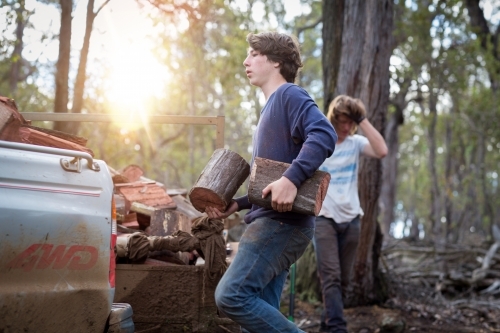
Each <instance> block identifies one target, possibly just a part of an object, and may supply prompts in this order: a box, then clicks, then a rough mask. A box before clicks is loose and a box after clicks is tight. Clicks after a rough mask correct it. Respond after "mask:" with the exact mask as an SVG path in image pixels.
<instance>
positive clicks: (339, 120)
mask: <svg viewBox="0 0 500 333" xmlns="http://www.w3.org/2000/svg"><path fill="white" fill-rule="evenodd" d="M355 125H356V123H355V122H354V121H352V119H351V118H349V117H347V116H346V115H343V114H338V115H335V121H334V123H333V127H334V128H335V132H337V135H338V137H339V141H344V139H345V138H347V137H348V136H349V135H350V134H351V131H352V128H353V127H354V126H355Z"/></svg>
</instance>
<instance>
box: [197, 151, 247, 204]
mask: <svg viewBox="0 0 500 333" xmlns="http://www.w3.org/2000/svg"><path fill="white" fill-rule="evenodd" d="M249 174H250V165H249V164H248V163H247V162H246V161H245V159H243V158H242V157H241V156H240V155H238V154H237V153H235V152H233V151H231V150H228V149H222V148H221V149H216V150H215V151H214V153H213V154H212V157H211V158H210V160H209V161H208V164H207V165H206V166H205V168H204V169H203V171H202V173H201V175H200V176H199V177H198V180H197V181H196V183H195V185H194V186H193V188H192V189H191V191H190V192H189V199H190V201H191V204H192V205H193V207H194V208H196V209H197V210H198V211H200V212H202V213H204V212H205V208H206V207H215V208H217V209H219V210H220V211H221V212H223V211H225V210H226V208H227V205H228V204H229V203H230V202H231V199H232V198H233V196H234V195H235V194H236V192H237V191H238V189H239V188H240V186H241V184H243V182H244V181H245V180H246V179H247V177H248V175H249Z"/></svg>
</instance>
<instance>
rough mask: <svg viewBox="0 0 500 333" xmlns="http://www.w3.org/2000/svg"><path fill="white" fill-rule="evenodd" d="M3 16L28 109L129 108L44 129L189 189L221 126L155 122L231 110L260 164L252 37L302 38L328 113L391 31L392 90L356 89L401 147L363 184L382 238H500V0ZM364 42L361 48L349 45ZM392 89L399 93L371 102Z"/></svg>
mask: <svg viewBox="0 0 500 333" xmlns="http://www.w3.org/2000/svg"><path fill="white" fill-rule="evenodd" d="M377 3H378V4H380V5H376V4H377ZM382 5H383V7H381V6H382ZM370 6H373V7H370ZM377 11H378V12H377ZM382 12H383V13H384V15H386V16H380V15H379V14H380V13H382ZM377 15H378V16H377ZM360 17H361V18H363V20H364V21H363V20H360V21H356V22H358V23H359V25H357V26H354V27H353V26H352V25H351V26H349V25H348V23H349V18H360ZM374 17H382V19H381V20H378V21H377V20H374V19H370V18H374ZM0 19H1V21H0V22H1V23H0V29H1V31H2V33H1V36H0V95H2V96H7V97H10V98H13V99H14V100H15V101H16V103H17V106H18V109H19V110H20V111H21V112H63V113H66V112H71V113H88V114H118V115H120V116H119V118H118V119H116V121H115V122H113V123H62V122H60V123H55V124H53V123H51V122H40V123H37V124H35V125H37V126H40V127H47V128H54V129H57V130H62V131H66V132H69V133H73V134H76V135H79V136H82V137H85V138H87V139H89V141H88V144H87V146H88V147H89V148H91V149H92V150H93V151H94V153H95V155H96V158H99V159H103V160H105V161H106V162H107V163H108V164H109V165H110V166H112V167H113V168H115V169H120V168H123V167H125V166H127V165H130V164H136V165H139V166H140V167H141V168H143V169H144V171H145V175H147V177H148V178H151V179H155V180H157V181H159V182H162V183H164V184H166V185H167V187H169V188H185V189H190V188H191V186H192V185H193V184H194V183H195V181H196V179H197V178H198V176H199V174H200V173H201V171H202V170H203V168H204V166H205V165H206V163H207V161H208V160H209V158H210V156H211V155H212V153H213V151H214V149H215V130H214V127H212V126H201V125H179V124H177V125H158V124H148V123H147V122H145V121H144V119H146V118H147V116H148V115H191V116H217V115H222V116H224V117H225V140H224V142H225V148H227V149H231V150H233V151H235V152H238V153H239V154H240V155H242V156H243V157H244V158H245V159H247V160H248V161H249V160H250V157H251V151H252V147H251V142H252V134H253V130H254V129H255V126H256V124H257V121H258V118H259V114H260V110H261V108H262V106H263V103H264V100H263V96H262V94H261V93H260V91H259V90H258V89H256V88H255V87H252V86H250V85H249V83H248V80H247V78H246V75H245V72H244V67H243V65H242V62H243V60H244V58H245V57H246V52H247V43H246V41H245V38H246V35H247V34H248V33H249V32H260V31H265V30H278V31H282V32H289V33H293V34H295V35H296V36H297V37H298V39H299V41H300V43H301V48H302V55H303V61H304V68H303V70H302V71H301V74H300V77H299V79H298V82H297V83H298V84H299V85H301V86H303V87H304V88H305V89H306V90H307V91H308V92H309V93H310V94H311V95H312V96H313V97H314V99H315V100H316V102H317V104H318V106H319V107H320V109H322V110H324V111H325V112H326V107H327V104H328V102H329V101H330V100H331V99H332V97H334V95H335V94H338V93H339V92H342V87H341V86H342V82H348V81H349V79H348V78H349V77H348V76H349V75H351V79H352V77H353V76H355V75H356V74H346V73H345V71H344V72H342V70H343V68H347V67H349V66H354V67H356V66H357V65H358V64H357V63H356V61H360V63H359V65H360V67H359V68H360V70H359V71H362V70H363V67H362V66H364V65H365V64H366V58H370V53H365V51H366V50H367V49H368V46H370V44H369V43H367V41H369V40H370V33H371V34H373V33H374V32H380V36H378V35H377V36H378V37H377V36H376V38H379V37H380V40H379V39H377V41H382V42H380V44H378V45H375V47H374V48H373V51H371V52H372V54H371V55H372V56H373V59H382V62H379V63H377V62H373V63H372V65H373V66H372V67H371V68H372V73H375V74H374V76H373V77H375V79H373V77H371V80H372V81H375V80H379V81H380V82H382V83H381V84H379V85H377V84H373V85H372V86H373V87H376V88H380V89H379V90H378V93H377V89H372V90H370V91H369V94H368V95H369V96H370V98H368V97H366V96H368V95H367V94H365V93H364V92H363V91H359V90H353V91H352V94H354V95H356V94H358V96H356V97H361V98H362V99H363V100H364V102H365V103H366V104H367V105H368V112H369V114H368V116H369V118H370V120H372V122H373V123H374V124H375V126H376V127H377V128H378V129H379V130H380V131H381V132H382V133H383V134H384V136H385V138H386V141H387V143H388V146H389V155H388V156H387V157H386V158H385V159H384V160H383V161H382V162H376V163H378V164H374V165H371V164H365V165H364V166H363V168H364V169H365V170H367V169H368V170H370V171H372V173H371V174H370V176H367V177H366V178H363V177H362V178H361V182H362V184H361V191H366V193H367V195H365V196H363V195H362V196H361V197H362V200H364V201H365V203H367V202H370V201H371V202H376V205H372V206H373V209H368V212H367V215H368V217H367V218H366V219H370V218H372V219H373V221H375V223H374V224H373V225H374V226H376V227H377V228H378V229H380V233H381V235H383V236H384V237H383V239H384V240H385V241H388V240H390V239H394V238H397V239H400V238H405V239H408V240H411V241H419V242H429V243H431V244H433V246H435V247H443V246H446V244H479V243H488V242H489V243H491V242H494V238H493V233H492V230H493V229H492V226H493V225H495V224H497V225H500V222H499V219H500V196H498V185H499V184H498V176H499V174H498V173H499V162H500V154H499V151H500V129H499V127H498V126H497V124H496V121H497V120H498V118H499V117H498V116H499V115H500V112H499V111H500V103H499V93H500V92H499V83H500V53H499V52H500V50H499V46H498V43H499V35H500V1H495V0H481V1H480V0H464V1H459V0H448V1H442V0H421V1H413V0H394V1H387V0H384V1H379V2H377V1H373V0H370V1H363V0H353V1H343V0H331V1H329V0H323V1H319V0H317V1H312V0H309V1H305V0H294V1H289V0H286V1H285V0H283V1H280V0H270V1H260V0H249V1H243V0H233V1H231V0H206V1H187V0H186V1H183V0H136V1H134V0H105V1H104V0H101V1H99V0H98V1H95V0H89V1H77V0H75V1H72V0H60V1H53V0H39V1H35V0H31V1H29V0H19V1H14V0H1V1H0ZM353 21H355V20H353ZM339 22H341V23H342V22H343V24H344V26H343V27H342V25H341V26H340V28H339V26H338V24H339ZM346 22H347V23H346ZM346 24H347V25H346ZM356 29H357V30H356ZM384 32H386V35H383V33H384ZM358 40H362V41H363V43H364V44H359V45H361V48H360V49H358V50H361V49H362V50H363V52H359V54H357V53H353V54H349V53H346V50H347V48H346V44H347V45H349V43H351V44H353V45H355V44H356V42H357V41H358ZM342 41H343V43H344V44H342ZM340 45H342V46H343V47H344V48H343V49H342V50H343V52H344V53H343V55H342V56H343V58H342V56H341V54H340V53H341V52H340V51H339V50H340ZM356 45H358V44H356ZM363 45H364V46H363ZM384 53H385V54H386V55H387V56H385V58H386V59H387V61H386V62H384V61H385V60H384V59H385V58H384V57H381V56H380V54H382V55H384ZM358 55H360V57H358ZM361 55H362V56H363V57H361ZM360 58H363V59H360ZM331 60H335V61H333V63H332V61H331ZM381 63H382V65H380V64H381ZM384 63H386V65H383V64H384ZM342 66H344V67H342ZM372 81H371V82H372ZM384 82H387V83H384ZM346 89H347V90H345V91H348V88H346ZM379 95H380V96H385V95H387V98H386V100H385V99H384V98H380V99H379V102H380V101H381V102H380V103H378V104H377V103H374V102H373V96H375V97H377V96H379ZM364 96H365V97H364ZM375 100H376V98H375ZM374 105H375V106H374ZM125 119H126V120H127V122H123V120H125ZM372 185H373V186H374V188H375V191H371V192H370V191H369V190H368V188H370V186H372ZM239 192H240V193H244V192H245V188H244V187H242V188H241V189H240V191H239ZM370 207H371V206H370ZM376 221H378V223H377V222H376ZM362 232H364V233H365V234H366V233H368V232H370V234H374V232H373V230H371V231H370V230H365V231H362ZM370 237H372V236H370ZM373 237H375V236H373ZM376 243H377V242H376V240H374V239H373V238H371V239H370V242H368V244H369V246H372V244H376ZM374 246H375V245H374ZM374 251H375V252H376V249H374ZM369 256H370V253H365V260H367V259H366V257H369ZM360 260H361V261H362V260H363V258H358V261H360ZM375 266H376V264H375ZM358 268H359V267H358ZM371 268H372V264H370V265H368V266H367V267H365V268H361V269H364V270H365V271H366V270H367V269H368V270H370V269H371ZM372 283H373V281H372V282H369V284H372ZM369 288H371V286H370V287H369ZM361 289H363V288H361Z"/></svg>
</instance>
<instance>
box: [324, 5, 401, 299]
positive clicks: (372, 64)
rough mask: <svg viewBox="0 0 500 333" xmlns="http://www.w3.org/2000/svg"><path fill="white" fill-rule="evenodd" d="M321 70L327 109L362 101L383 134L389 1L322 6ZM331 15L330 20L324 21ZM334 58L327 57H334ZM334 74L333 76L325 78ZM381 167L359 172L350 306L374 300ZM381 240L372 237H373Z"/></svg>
mask: <svg viewBox="0 0 500 333" xmlns="http://www.w3.org/2000/svg"><path fill="white" fill-rule="evenodd" d="M323 13H324V17H325V18H327V17H330V18H329V19H328V21H333V22H336V23H333V22H330V23H328V22H326V21H327V20H326V19H325V22H324V24H323V50H324V51H323V59H329V57H331V58H333V59H332V60H330V61H328V62H327V63H325V64H324V65H323V72H324V73H327V74H325V76H324V87H326V88H325V93H326V94H331V92H332V91H333V95H330V96H325V98H324V100H325V107H326V106H327V105H328V102H329V101H330V100H331V99H332V98H333V97H335V96H336V95H339V94H347V95H351V96H354V97H357V98H360V99H361V100H362V101H363V103H364V104H365V106H366V109H367V115H368V117H369V119H370V122H371V123H372V124H373V125H374V126H375V128H377V129H378V130H379V131H380V132H383V129H384V125H385V115H386V112H387V107H388V101H389V59H390V56H391V54H392V46H393V43H392V30H393V2H392V1H390V0H382V1H380V0H353V1H345V0H335V1H331V0H324V1H323ZM326 13H331V14H332V16H327V15H326ZM332 51H333V54H330V53H327V52H332ZM328 73H334V74H328ZM381 172H382V167H381V162H380V161H379V160H376V159H365V160H363V161H362V163H361V169H360V189H359V192H360V199H361V205H362V207H363V210H364V212H365V215H364V216H363V219H362V224H361V234H360V242H359V246H358V250H357V258H356V262H355V264H354V268H353V281H352V286H353V290H352V291H353V292H352V294H351V295H350V296H351V297H350V302H348V303H350V304H351V305H358V304H366V303H367V302H371V301H373V300H374V299H376V298H377V296H376V292H375V289H374V280H375V274H374V273H375V271H376V269H377V264H378V256H377V254H378V251H379V250H380V248H381V244H382V242H381V234H380V227H379V226H378V222H377V215H378V205H377V201H378V197H379V194H380V186H381V181H380V179H381V177H380V176H381ZM377 235H378V236H380V237H376V236H377Z"/></svg>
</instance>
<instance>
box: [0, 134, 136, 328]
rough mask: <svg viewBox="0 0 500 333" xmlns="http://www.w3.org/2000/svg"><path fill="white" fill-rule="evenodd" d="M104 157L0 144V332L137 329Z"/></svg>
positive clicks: (24, 145)
mask: <svg viewBox="0 0 500 333" xmlns="http://www.w3.org/2000/svg"><path fill="white" fill-rule="evenodd" d="M115 244H116V218H115V212H114V202H113V182H112V179H111V175H110V173H109V170H108V167H107V165H106V163H105V162H103V161H100V160H95V159H93V158H92V157H91V155H89V154H87V153H83V152H78V151H72V150H64V149H57V148H50V147H42V146H36V145H28V144H22V143H14V142H7V141H0V332H3V333H9V332H85V333H88V332H99V333H101V332H122V333H128V332H134V323H133V321H132V308H131V307H130V305H128V304H124V303H120V304H113V298H114V294H115Z"/></svg>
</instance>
